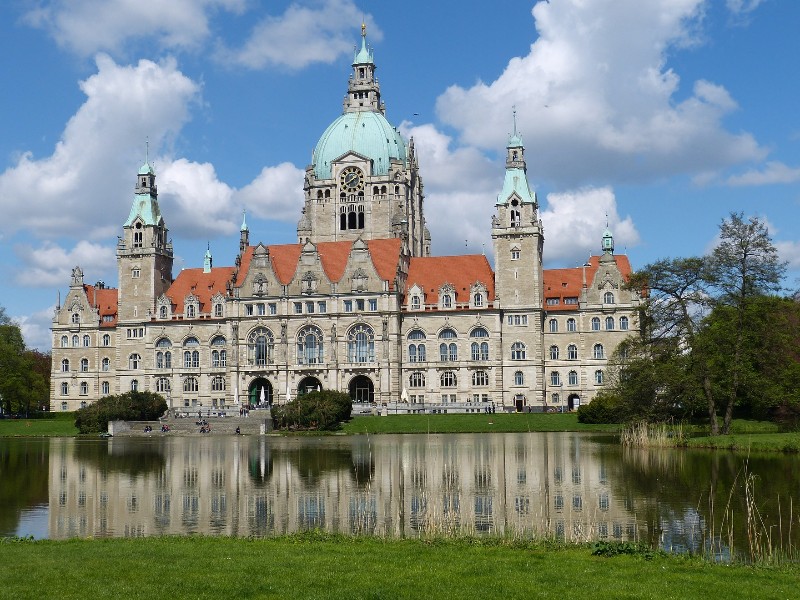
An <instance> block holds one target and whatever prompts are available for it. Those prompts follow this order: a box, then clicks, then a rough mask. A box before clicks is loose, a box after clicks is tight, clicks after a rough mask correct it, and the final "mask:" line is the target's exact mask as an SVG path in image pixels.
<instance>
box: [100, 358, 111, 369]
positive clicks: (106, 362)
mask: <svg viewBox="0 0 800 600" xmlns="http://www.w3.org/2000/svg"><path fill="white" fill-rule="evenodd" d="M100 368H101V369H102V370H103V371H104V372H108V370H109V369H110V368H111V361H110V360H109V359H108V358H104V359H103V360H102V361H101V362H100Z"/></svg>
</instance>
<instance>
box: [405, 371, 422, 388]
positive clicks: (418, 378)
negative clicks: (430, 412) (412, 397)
mask: <svg viewBox="0 0 800 600" xmlns="http://www.w3.org/2000/svg"><path fill="white" fill-rule="evenodd" d="M408 385H409V387H412V388H424V387H425V373H420V372H419V371H416V372H414V373H412V374H411V375H410V376H409V378H408Z"/></svg>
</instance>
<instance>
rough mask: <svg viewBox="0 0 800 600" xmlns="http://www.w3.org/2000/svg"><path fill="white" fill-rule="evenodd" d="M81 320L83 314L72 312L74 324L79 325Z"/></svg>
mask: <svg viewBox="0 0 800 600" xmlns="http://www.w3.org/2000/svg"><path fill="white" fill-rule="evenodd" d="M80 322H81V316H80V315H79V314H78V313H72V324H73V325H77V324H78V323H80Z"/></svg>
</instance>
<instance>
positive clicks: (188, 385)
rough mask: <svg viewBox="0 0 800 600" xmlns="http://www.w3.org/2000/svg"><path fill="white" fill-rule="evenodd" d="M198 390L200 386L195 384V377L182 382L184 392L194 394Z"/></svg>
mask: <svg viewBox="0 0 800 600" xmlns="http://www.w3.org/2000/svg"><path fill="white" fill-rule="evenodd" d="M198 389H200V386H199V385H198V384H197V377H187V378H186V379H184V380H183V391H184V392H196V391H197V390H198Z"/></svg>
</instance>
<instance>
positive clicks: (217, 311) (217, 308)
mask: <svg viewBox="0 0 800 600" xmlns="http://www.w3.org/2000/svg"><path fill="white" fill-rule="evenodd" d="M223 314H224V313H223V312H222V303H219V302H218V303H217V304H215V305H214V316H215V317H221V316H223Z"/></svg>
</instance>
